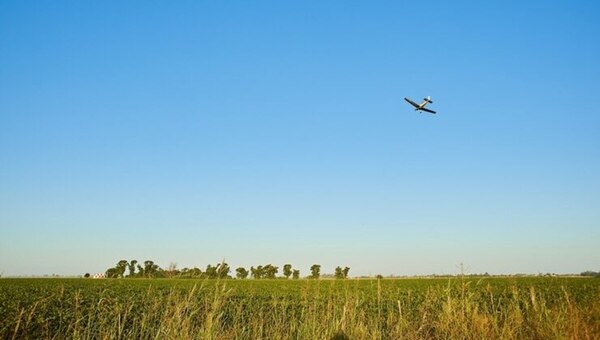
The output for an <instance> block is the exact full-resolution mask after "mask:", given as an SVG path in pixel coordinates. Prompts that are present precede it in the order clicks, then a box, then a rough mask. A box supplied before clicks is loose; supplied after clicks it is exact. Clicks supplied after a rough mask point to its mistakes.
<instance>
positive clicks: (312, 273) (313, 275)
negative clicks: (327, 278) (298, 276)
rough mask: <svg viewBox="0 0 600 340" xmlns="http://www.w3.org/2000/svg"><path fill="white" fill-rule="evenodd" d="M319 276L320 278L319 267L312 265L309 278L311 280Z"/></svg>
mask: <svg viewBox="0 0 600 340" xmlns="http://www.w3.org/2000/svg"><path fill="white" fill-rule="evenodd" d="M319 276H321V265H320V264H313V265H312V266H311V267H310V278H311V279H318V278H319Z"/></svg>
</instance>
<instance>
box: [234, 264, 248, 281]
mask: <svg viewBox="0 0 600 340" xmlns="http://www.w3.org/2000/svg"><path fill="white" fill-rule="evenodd" d="M235 272H236V274H235V276H236V277H237V278H238V279H240V280H243V279H245V278H247V277H248V271H247V270H246V268H244V267H238V268H237V269H236V270H235Z"/></svg>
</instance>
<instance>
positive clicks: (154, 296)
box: [0, 278, 600, 339]
mask: <svg viewBox="0 0 600 340" xmlns="http://www.w3.org/2000/svg"><path fill="white" fill-rule="evenodd" d="M598 301H600V279H593V278H519V279H514V278H485V279H475V278H464V279H461V278H456V279H397V280H392V279H384V280H379V281H378V280H338V281H336V280H223V281H216V280H203V281H200V280H175V279H114V280H93V279H1V280H0V317H1V319H0V338H7V339H11V338H15V339H23V338H25V339H27V338H30V339H39V338H69V339H70V338H74V339H81V338H85V339H88V338H93V339H98V338H111V339H112V338H143V339H150V338H157V339H162V338H186V339H187V338H199V339H258V338H262V339H330V338H334V337H335V336H337V337H338V338H340V339H341V338H350V339H402V338H405V339H422V338H453V339H454V338H473V339H484V338H485V339H488V338H506V339H523V338H534V339H548V338H550V339H552V338H576V339H598V338H600V304H599V303H598Z"/></svg>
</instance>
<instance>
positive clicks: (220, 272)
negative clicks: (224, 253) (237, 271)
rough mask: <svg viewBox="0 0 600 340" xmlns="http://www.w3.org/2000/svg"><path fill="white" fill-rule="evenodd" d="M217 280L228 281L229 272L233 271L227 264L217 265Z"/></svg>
mask: <svg viewBox="0 0 600 340" xmlns="http://www.w3.org/2000/svg"><path fill="white" fill-rule="evenodd" d="M216 268H217V278H219V279H226V278H228V277H229V272H230V271H231V269H230V268H229V265H228V264H227V263H225V262H221V263H219V264H218V265H217V267H216Z"/></svg>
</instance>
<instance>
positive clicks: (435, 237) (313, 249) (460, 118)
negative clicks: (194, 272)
mask: <svg viewBox="0 0 600 340" xmlns="http://www.w3.org/2000/svg"><path fill="white" fill-rule="evenodd" d="M599 17H600V5H598V4H597V3H596V2H592V1H572V2H566V1H564V2H559V1H556V2H547V1H529V2H517V1H514V2H511V1H508V2H506V1H504V2H480V1H473V2H452V3H449V2H445V1H439V2H427V3H424V2H399V1H392V2H377V3H373V2H349V1H343V2H342V1H339V2H327V3H323V2H298V3H289V2H286V3H282V2H275V1H273V2H270V1H263V2H252V3H249V2H227V3H224V2H200V1H189V2H185V1H181V2H177V3H167V2H140V1H132V2H121V1H119V2H117V1H114V2H95V3H93V2H76V1H52V2H50V1H42V2H33V1H32V2H29V1H1V2H0V272H2V273H3V274H4V275H30V274H34V275H39V274H51V273H58V274H65V275H69V274H82V273H85V272H92V273H93V272H102V271H104V270H105V269H106V268H107V267H109V266H111V265H113V264H114V263H116V262H117V261H118V260H120V259H122V258H124V259H133V258H135V259H138V260H142V261H143V260H145V259H153V260H154V261H156V262H157V263H158V264H159V265H161V266H167V265H168V264H169V263H170V262H176V263H177V264H178V265H179V267H185V266H194V265H197V266H205V265H206V264H207V263H217V262H219V261H221V260H222V259H225V260H226V261H227V262H229V263H230V264H231V265H232V266H234V267H237V266H247V267H249V266H251V265H257V264H265V263H273V264H276V265H280V266H282V265H283V264H284V263H288V262H289V263H292V264H293V265H294V266H295V267H297V268H299V269H300V270H301V272H302V274H306V273H308V268H309V267H310V265H311V264H313V263H320V264H322V266H323V269H322V271H323V272H333V269H334V267H335V266H337V265H342V266H346V265H347V266H350V267H351V268H352V269H351V275H365V274H379V273H381V274H384V275H387V274H407V275H412V274H428V273H440V274H441V273H456V272H457V271H458V267H459V265H460V263H464V266H465V268H466V269H467V271H469V272H485V271H487V272H490V273H517V272H525V273H538V272H557V273H572V272H576V273H577V272H580V271H584V270H588V269H589V270H599V269H600V268H599V267H598V264H599V263H600V250H599V249H600V248H599V247H598V243H599V242H600V194H599V193H600V134H599V132H600V97H599V96H598V94H599V93H600V85H599V81H598V79H600V67H599V66H600V65H599V62H598V60H600V43H598V42H599V41H600V23H599V21H598V18H599ZM427 95H431V96H432V99H433V101H434V103H433V104H432V108H433V109H435V110H437V111H438V114H437V115H428V114H419V113H415V112H414V111H413V110H412V109H411V107H410V106H408V105H407V104H406V103H405V102H404V101H403V99H402V98H403V97H405V96H407V97H410V98H413V99H414V100H420V99H421V98H422V97H424V96H427Z"/></svg>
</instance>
